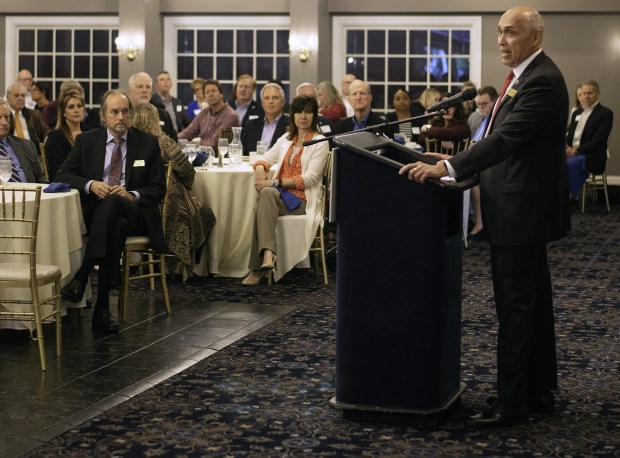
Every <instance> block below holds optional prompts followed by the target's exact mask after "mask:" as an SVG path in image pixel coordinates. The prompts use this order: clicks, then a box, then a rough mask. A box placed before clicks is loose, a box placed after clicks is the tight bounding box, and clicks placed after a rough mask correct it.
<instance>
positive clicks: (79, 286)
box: [60, 278, 86, 302]
mask: <svg viewBox="0 0 620 458" xmlns="http://www.w3.org/2000/svg"><path fill="white" fill-rule="evenodd" d="M85 289H86V283H80V281H79V280H76V279H75V278H74V279H73V280H71V283H69V284H68V285H67V286H65V287H64V288H63V289H62V290H61V292H60V295H61V296H62V298H63V299H66V300H68V301H71V302H80V301H81V300H82V298H83V297H84V290H85Z"/></svg>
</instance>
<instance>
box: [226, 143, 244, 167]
mask: <svg viewBox="0 0 620 458" xmlns="http://www.w3.org/2000/svg"><path fill="white" fill-rule="evenodd" d="M242 155H243V149H242V148H241V145H240V144H238V143H231V144H230V145H228V157H229V158H230V163H231V164H232V165H236V164H241V156H242Z"/></svg>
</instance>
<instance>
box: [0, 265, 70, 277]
mask: <svg viewBox="0 0 620 458" xmlns="http://www.w3.org/2000/svg"><path fill="white" fill-rule="evenodd" d="M58 274H60V267H58V266H52V265H48V264H37V279H39V280H41V279H44V278H49V277H51V276H53V275H58ZM28 280H30V264H29V263H27V262H3V263H0V282H2V281H28Z"/></svg>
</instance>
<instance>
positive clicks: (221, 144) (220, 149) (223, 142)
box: [217, 138, 228, 157]
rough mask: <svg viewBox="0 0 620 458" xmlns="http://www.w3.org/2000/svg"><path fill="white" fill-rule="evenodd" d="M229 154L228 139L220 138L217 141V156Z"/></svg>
mask: <svg viewBox="0 0 620 458" xmlns="http://www.w3.org/2000/svg"><path fill="white" fill-rule="evenodd" d="M227 152H228V139H227V138H218V139H217V155H218V157H220V156H222V157H224V156H226V153H227Z"/></svg>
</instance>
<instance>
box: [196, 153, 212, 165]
mask: <svg viewBox="0 0 620 458" xmlns="http://www.w3.org/2000/svg"><path fill="white" fill-rule="evenodd" d="M207 159H209V155H208V154H207V153H205V152H204V151H198V153H196V157H195V158H194V162H192V165H193V166H194V167H200V166H201V165H202V164H204V163H205V162H207Z"/></svg>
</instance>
